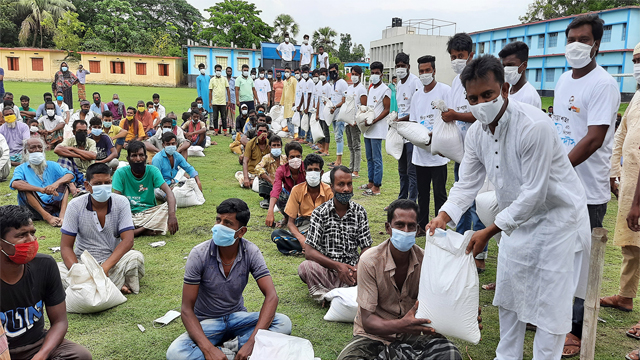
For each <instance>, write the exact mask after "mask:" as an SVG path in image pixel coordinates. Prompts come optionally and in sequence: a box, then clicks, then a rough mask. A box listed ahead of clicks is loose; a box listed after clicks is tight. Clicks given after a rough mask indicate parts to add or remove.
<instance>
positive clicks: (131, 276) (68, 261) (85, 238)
mask: <svg viewBox="0 0 640 360" xmlns="http://www.w3.org/2000/svg"><path fill="white" fill-rule="evenodd" d="M96 119H97V118H96ZM98 120H100V119H98ZM85 187H86V188H87V191H89V193H90V194H86V195H82V196H79V197H77V198H74V199H73V200H71V201H70V202H69V205H68V206H67V216H66V217H65V219H64V221H63V223H62V228H61V229H60V232H62V238H61V239H60V255H62V261H63V262H60V263H58V269H59V270H60V276H61V278H62V283H63V285H64V287H65V288H66V287H67V286H69V282H68V279H67V275H68V272H69V270H70V269H71V266H72V265H73V264H75V263H77V262H79V260H78V259H80V255H82V253H83V252H84V251H85V250H86V251H88V252H89V254H91V256H93V258H94V259H96V261H97V262H98V263H99V264H101V265H102V269H103V270H104V273H105V274H106V275H107V276H108V277H109V279H110V280H111V281H112V282H113V283H114V284H115V285H116V287H117V288H118V289H120V290H121V291H122V293H124V294H131V293H132V292H133V293H134V294H137V293H138V292H140V278H142V277H143V276H144V256H143V255H142V253H141V252H139V251H136V250H132V249H133V230H134V227H133V221H132V220H131V209H130V208H129V200H127V198H126V197H124V196H122V195H116V194H112V193H111V169H110V168H109V167H108V166H107V165H106V164H102V163H95V164H93V165H91V166H89V168H88V169H87V182H86V184H85ZM96 220H97V222H100V225H99V226H97V225H98V224H96ZM74 244H75V252H74V249H73V247H74Z"/></svg>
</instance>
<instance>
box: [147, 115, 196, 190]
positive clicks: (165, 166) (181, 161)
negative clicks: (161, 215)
mask: <svg viewBox="0 0 640 360" xmlns="http://www.w3.org/2000/svg"><path fill="white" fill-rule="evenodd" d="M165 119H166V118H165ZM177 146H178V141H177V137H176V135H175V134H174V133H172V132H170V131H169V132H166V133H164V135H162V147H163V149H162V151H160V152H159V153H157V154H155V155H154V156H153V160H151V164H152V165H153V166H155V167H157V168H158V169H160V172H161V173H162V178H163V179H164V181H165V182H166V183H167V185H168V186H169V188H171V189H173V187H174V186H175V185H176V184H177V183H178V181H177V179H176V178H175V177H176V175H177V174H178V170H179V169H178V168H181V169H183V170H184V171H185V173H187V174H188V175H189V177H190V178H192V179H195V181H196V184H198V188H200V191H202V183H200V177H199V176H198V172H197V171H196V169H194V168H193V166H191V164H189V163H188V162H187V160H185V158H184V157H183V156H182V155H180V153H178V149H177ZM155 194H156V199H159V200H162V201H164V199H165V197H166V194H165V192H164V191H163V190H161V189H156V190H155Z"/></svg>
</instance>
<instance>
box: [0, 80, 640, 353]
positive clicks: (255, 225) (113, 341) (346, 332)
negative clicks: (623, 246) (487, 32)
mask: <svg viewBox="0 0 640 360" xmlns="http://www.w3.org/2000/svg"><path fill="white" fill-rule="evenodd" d="M5 87H6V89H7V91H10V92H13V93H14V94H15V96H16V98H19V97H20V95H23V94H26V95H28V96H30V97H31V99H32V105H31V106H32V107H34V108H35V107H37V106H38V105H39V104H40V102H41V99H42V93H44V92H46V91H48V90H49V87H50V85H49V84H44V83H26V82H25V83H23V82H5ZM93 91H99V92H101V93H102V96H103V98H104V99H110V97H111V95H112V94H113V93H114V92H116V93H118V94H119V95H120V99H121V100H122V101H124V102H125V103H126V104H128V105H130V104H133V103H135V102H136V101H137V100H140V99H142V100H145V101H147V100H150V99H151V95H152V94H153V93H155V92H157V93H159V94H160V96H161V102H162V104H163V105H164V106H165V107H166V109H167V112H169V111H175V112H177V113H181V112H182V111H185V110H186V109H187V108H188V107H189V104H190V102H191V101H193V99H194V98H195V97H196V92H195V89H186V88H171V89H169V88H145V87H128V86H111V85H89V86H88V87H87V93H88V94H91V93H92V92H93ZM552 101H553V100H552V98H543V106H544V107H547V106H548V105H550V104H551V103H552ZM76 104H77V99H76ZM625 106H626V104H625ZM212 139H214V140H215V141H217V142H218V143H219V145H217V146H212V147H210V148H208V149H206V150H205V154H206V157H202V158H190V159H189V161H190V162H191V163H192V164H193V165H194V166H195V168H196V169H197V170H198V171H199V172H200V177H201V180H202V182H203V186H204V195H205V198H206V203H205V204H204V205H203V206H198V207H191V208H184V209H179V210H178V212H177V216H178V221H179V225H180V230H179V231H178V233H177V234H175V235H174V236H165V237H142V238H139V239H136V243H135V249H136V250H139V251H141V252H142V253H143V254H144V256H145V259H146V264H145V267H146V275H145V277H144V278H142V280H141V284H140V285H141V289H140V294H138V295H127V298H128V301H127V302H126V303H124V304H122V305H120V306H118V307H116V308H113V309H110V310H107V311H104V312H101V313H98V314H89V315H79V314H69V316H68V317H69V331H68V333H67V338H68V339H70V340H72V341H76V342H78V343H80V344H82V345H84V346H86V347H87V348H89V350H90V351H91V352H92V354H93V356H94V359H99V360H103V359H164V358H165V352H166V350H167V348H168V347H169V344H170V343H171V341H173V339H175V338H176V337H177V336H179V335H180V334H182V332H184V326H183V325H182V322H181V321H180V320H179V319H178V320H176V321H174V322H172V323H171V324H169V325H168V326H166V327H164V328H161V329H155V328H153V327H152V321H153V319H156V318H158V317H160V316H162V315H164V313H165V312H166V311H168V310H170V309H174V308H176V307H179V306H180V300H181V290H182V279H183V275H184V265H185V262H186V260H184V257H185V256H187V255H188V254H189V251H190V250H191V248H192V247H193V246H195V245H197V244H199V243H201V242H203V241H205V240H207V239H209V238H210V237H211V232H210V229H211V227H212V226H213V225H214V222H215V214H216V213H215V206H216V205H217V204H219V203H220V202H221V201H223V200H225V199H227V198H230V197H238V198H241V199H243V200H245V201H246V202H247V204H249V207H250V208H251V213H252V217H251V221H250V222H249V232H248V233H247V235H246V237H247V239H249V240H250V241H252V242H254V243H255V244H256V245H258V246H259V247H260V249H261V250H262V252H263V254H264V257H265V260H266V262H267V265H268V267H269V270H270V271H271V275H272V277H273V281H274V283H275V286H276V289H277V291H278V295H279V297H280V304H279V306H278V312H280V313H283V314H286V315H288V316H289V317H290V318H291V321H292V322H293V333H292V335H295V336H299V337H303V338H306V339H309V340H311V342H312V343H313V347H314V350H315V353H316V356H319V357H321V358H322V359H324V360H330V359H335V358H336V357H337V355H338V354H339V353H340V351H341V350H342V348H343V347H344V346H345V344H346V343H347V342H348V341H349V339H350V338H351V336H352V330H353V326H352V325H351V324H342V323H333V322H326V321H324V320H323V319H322V318H323V316H324V314H325V313H326V311H327V309H323V308H321V307H320V306H319V305H318V304H316V303H315V302H314V301H312V300H311V299H310V297H309V295H308V291H307V286H306V285H305V284H304V283H302V281H301V280H300V278H299V277H298V275H297V266H298V264H299V263H300V262H301V261H302V258H299V257H285V256H283V255H281V254H280V253H278V251H277V250H276V247H275V245H274V244H273V243H272V242H271V240H270V239H269V234H270V231H271V229H269V228H267V227H266V226H265V225H264V219H265V217H266V215H267V211H266V210H263V209H261V208H260V207H259V205H258V203H259V201H260V198H259V196H258V195H257V194H256V193H254V192H251V191H248V190H243V189H241V188H240V187H239V186H238V183H237V182H236V180H235V179H234V177H233V174H234V173H235V172H236V171H238V170H241V166H240V165H239V164H238V161H237V156H235V155H233V154H231V152H230V151H229V148H228V145H229V143H230V141H231V140H230V138H229V137H226V138H225V137H223V136H213V137H212ZM333 145H334V144H333V143H332V150H331V152H332V153H335V147H334V146H333ZM308 152H309V148H307V147H305V153H308ZM347 153H348V152H347ZM124 156H125V155H124V152H123V154H122V159H124ZM363 156H364V149H363ZM47 157H48V159H49V160H55V159H56V157H55V155H54V154H53V152H49V153H47ZM383 159H384V180H383V187H382V195H381V196H377V197H364V196H362V195H361V194H360V192H357V191H356V195H355V196H354V200H355V201H356V202H358V203H360V204H362V205H363V206H364V207H365V208H366V209H367V212H368V215H369V223H370V226H371V234H372V236H373V241H374V244H375V245H377V244H379V243H380V242H382V241H384V240H385V239H386V236H385V235H384V222H385V219H386V218H385V216H386V214H385V213H384V211H383V208H384V207H385V206H386V205H388V204H389V203H390V202H391V201H393V200H394V199H395V198H396V197H397V192H398V189H399V179H398V175H397V170H396V169H397V168H396V166H397V162H396V161H395V160H394V159H393V158H392V157H390V156H384V157H383ZM334 160H335V156H329V157H327V158H325V161H327V162H331V161H334ZM348 160H349V159H348V155H345V159H343V162H345V163H348ZM362 166H363V169H362V172H361V173H362V174H363V175H365V174H366V162H365V161H364V159H363V162H362ZM326 169H327V168H326V167H325V170H326ZM365 182H366V175H365V176H362V177H361V178H360V179H357V180H356V181H355V183H354V185H355V186H359V185H361V184H363V183H365ZM452 185H453V164H450V166H449V177H448V188H450V187H451V186H452ZM16 195H17V192H16V191H11V190H10V189H9V184H8V182H3V183H0V205H7V204H17V200H16ZM431 207H432V209H433V200H432V201H431ZM432 213H433V210H432ZM616 213H617V202H616V201H615V200H612V201H611V203H610V204H609V209H608V212H607V216H606V218H605V227H606V228H607V229H609V231H610V233H609V234H610V236H611V237H613V230H614V225H615V216H616ZM278 218H279V217H278ZM36 228H37V229H38V236H41V235H44V236H46V238H45V239H44V240H42V241H41V243H40V244H41V245H40V252H42V253H45V254H52V252H51V251H50V250H49V248H50V247H53V246H59V245H60V230H59V229H58V228H52V227H50V226H48V225H47V224H46V223H44V222H37V223H36ZM158 240H166V241H167V245H166V246H164V247H159V248H151V247H150V246H149V243H151V242H154V241H158ZM418 244H419V245H420V246H424V239H419V241H418ZM52 255H53V257H54V258H55V259H56V261H61V258H60V254H59V253H56V254H52ZM496 259H497V246H496V245H495V242H491V244H490V256H489V259H488V260H487V272H486V273H484V274H483V275H481V276H480V282H481V284H485V283H489V282H492V281H494V280H495V267H496ZM620 263H621V255H620V250H619V248H617V247H615V246H613V245H608V246H607V253H606V263H605V269H604V281H603V285H602V294H603V295H611V294H615V293H617V290H618V284H619V283H618V281H619V273H620ZM244 296H245V304H246V306H247V308H248V309H249V311H259V309H260V306H261V304H262V300H263V297H262V294H261V293H260V291H259V289H258V288H257V286H256V284H255V282H254V281H249V285H248V286H247V289H246V290H245V293H244ZM492 300H493V292H487V291H484V290H480V304H481V306H482V307H483V319H484V321H483V324H484V330H483V331H482V336H483V339H482V341H481V342H480V344H478V345H476V346H474V345H471V344H467V343H464V342H461V341H457V340H455V339H454V341H455V342H456V344H457V345H458V346H459V348H460V350H461V351H462V352H463V356H464V357H465V358H466V357H467V356H466V353H467V352H468V354H469V355H470V356H471V357H472V358H473V359H481V360H482V359H491V358H493V357H494V355H495V348H496V346H497V344H498V341H499V325H498V311H497V308H495V307H494V306H492V305H491V302H492ZM636 309H638V304H637V303H636ZM600 317H601V318H603V319H604V320H606V321H607V322H606V323H604V324H603V323H600V324H598V343H597V348H596V354H597V355H596V358H597V359H621V358H623V357H624V354H626V353H627V352H628V351H630V350H632V349H634V348H636V347H637V346H638V343H637V342H636V341H635V340H633V339H630V338H627V337H626V336H625V335H624V332H625V331H626V330H627V329H628V328H630V327H631V326H632V325H633V324H635V323H636V321H637V320H638V319H640V311H638V310H634V312H633V313H630V314H627V313H621V312H619V311H616V310H611V309H603V310H601V312H600ZM137 324H142V325H143V326H144V327H145V328H146V331H145V332H144V333H141V332H140V331H139V330H138V327H137ZM532 340H533V333H531V332H527V339H526V342H525V358H531V356H532Z"/></svg>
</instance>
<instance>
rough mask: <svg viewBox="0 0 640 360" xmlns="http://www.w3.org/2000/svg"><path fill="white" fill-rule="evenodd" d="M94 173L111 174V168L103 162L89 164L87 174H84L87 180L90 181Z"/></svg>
mask: <svg viewBox="0 0 640 360" xmlns="http://www.w3.org/2000/svg"><path fill="white" fill-rule="evenodd" d="M96 174H107V175H109V176H111V168H110V167H109V165H107V164H105V163H94V164H91V165H89V167H88V168H87V174H86V175H85V178H86V179H87V182H90V181H91V179H93V175H96Z"/></svg>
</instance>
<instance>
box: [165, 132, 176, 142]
mask: <svg viewBox="0 0 640 360" xmlns="http://www.w3.org/2000/svg"><path fill="white" fill-rule="evenodd" d="M171 139H176V141H177V140H178V137H177V136H176V134H174V133H173V132H171V131H167V132H166V133H164V134H162V143H163V144H164V143H168V142H169V141H171Z"/></svg>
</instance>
